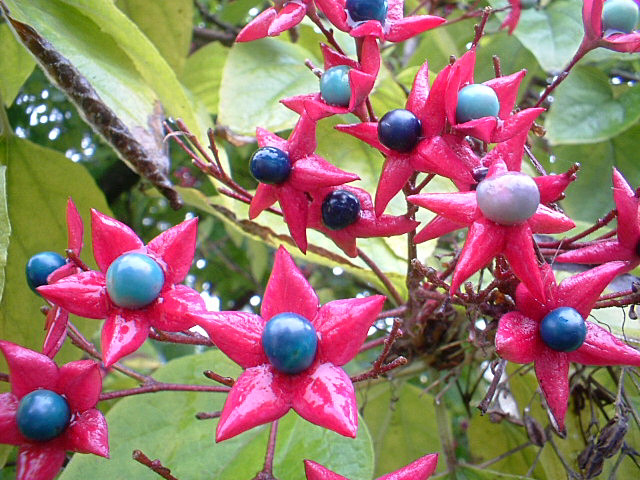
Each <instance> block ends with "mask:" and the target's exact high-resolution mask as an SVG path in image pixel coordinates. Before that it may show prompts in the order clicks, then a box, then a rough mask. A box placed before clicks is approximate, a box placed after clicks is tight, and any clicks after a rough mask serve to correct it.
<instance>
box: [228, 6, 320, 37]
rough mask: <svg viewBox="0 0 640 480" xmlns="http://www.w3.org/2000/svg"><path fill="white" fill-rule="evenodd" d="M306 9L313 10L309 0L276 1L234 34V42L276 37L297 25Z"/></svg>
mask: <svg viewBox="0 0 640 480" xmlns="http://www.w3.org/2000/svg"><path fill="white" fill-rule="evenodd" d="M307 11H313V12H315V7H314V5H313V2H312V1H311V0H290V1H288V2H287V1H285V2H276V4H275V5H274V6H273V7H269V8H267V9H266V10H265V11H264V12H262V13H260V15H258V16H257V17H256V18H254V19H253V20H251V21H250V22H249V23H248V24H247V25H246V26H245V27H244V28H243V29H242V30H240V33H238V35H237V36H236V42H250V41H252V40H258V39H260V38H264V37H266V36H269V37H276V36H278V35H280V34H281V33H282V32H284V31H286V30H289V29H290V28H293V27H295V26H296V25H298V24H299V23H300V22H301V21H302V19H303V18H304V16H305V15H306V14H307Z"/></svg>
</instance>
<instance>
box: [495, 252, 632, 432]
mask: <svg viewBox="0 0 640 480" xmlns="http://www.w3.org/2000/svg"><path fill="white" fill-rule="evenodd" d="M625 269H626V264H625V263H624V262H610V263H606V264H604V265H600V266H599V267H596V268H593V269H591V270H587V271H586V272H582V273H579V274H578V275H574V276H572V277H569V278H567V279H565V280H563V281H562V282H561V283H560V285H556V282H555V278H554V275H553V271H552V270H551V267H550V266H549V265H544V266H543V267H542V277H543V281H544V287H545V290H546V301H545V302H540V301H538V300H537V299H536V296H534V295H532V293H531V292H530V291H529V290H528V289H527V286H526V285H525V284H523V283H521V284H520V285H518V287H517V289H516V310H515V311H513V312H509V313H507V314H506V315H503V316H502V318H500V323H499V326H498V332H497V333H496V340H495V341H496V349H497V351H498V354H499V355H500V356H501V357H503V358H504V359H506V360H509V361H510V362H515V363H529V362H534V364H535V372H536V376H537V377H538V382H539V383H540V388H541V389H542V392H543V394H544V396H545V399H546V401H547V404H548V405H549V409H550V410H551V413H552V414H553V417H554V419H555V421H556V424H557V426H558V431H560V432H562V431H563V430H564V418H565V413H566V411H567V404H568V399H569V362H576V363H582V364H584V365H633V366H640V352H638V351H637V350H634V349H633V348H631V347H629V346H628V345H627V344H625V343H623V342H621V341H620V340H618V339H617V338H616V337H614V336H613V335H612V334H610V333H609V332H608V331H607V330H605V329H604V328H602V327H600V326H598V325H596V324H595V323H592V322H589V321H586V327H587V334H586V339H585V340H584V343H583V344H582V346H580V347H579V348H578V349H577V350H574V351H571V352H562V351H557V350H553V349H551V348H550V347H548V346H547V345H546V344H545V343H544V341H543V340H542V337H541V336H540V322H541V321H542V319H543V318H544V317H545V316H546V315H547V314H549V313H550V312H551V311H553V310H555V309H556V308H559V307H571V308H574V309H575V310H577V311H578V313H579V314H580V315H581V316H582V318H583V319H585V320H586V319H587V317H588V316H589V312H590V311H591V309H592V308H593V306H594V304H595V302H596V300H597V299H598V297H599V295H600V293H601V292H602V291H603V290H604V289H605V288H606V287H607V285H608V284H609V283H610V282H611V281H612V280H613V279H614V278H615V277H616V275H619V274H621V273H623V272H624V271H625Z"/></svg>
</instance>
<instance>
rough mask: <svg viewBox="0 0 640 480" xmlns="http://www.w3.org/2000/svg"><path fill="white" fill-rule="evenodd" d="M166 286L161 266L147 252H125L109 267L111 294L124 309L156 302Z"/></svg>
mask: <svg viewBox="0 0 640 480" xmlns="http://www.w3.org/2000/svg"><path fill="white" fill-rule="evenodd" d="M163 285H164V272H163V271H162V268H160V265H158V263H157V262H156V261H155V260H153V259H152V258H150V257H148V256H147V255H145V254H143V253H135V252H134V253H125V254H124V255H120V256H119V257H118V258H116V259H115V260H114V261H113V263H112V264H111V265H109V268H108V270H107V293H108V294H109V298H111V301H112V302H113V303H115V304H116V305H118V306H119V307H123V308H132V309H136V308H142V307H146V306H147V305H149V304H150V303H151V302H153V301H154V300H155V299H156V298H158V295H159V294H160V291H161V290H162V286H163Z"/></svg>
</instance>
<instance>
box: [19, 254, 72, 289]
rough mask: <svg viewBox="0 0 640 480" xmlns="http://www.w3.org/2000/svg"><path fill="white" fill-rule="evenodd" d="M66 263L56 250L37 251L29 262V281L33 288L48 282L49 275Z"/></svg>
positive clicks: (27, 269)
mask: <svg viewBox="0 0 640 480" xmlns="http://www.w3.org/2000/svg"><path fill="white" fill-rule="evenodd" d="M65 263H66V261H65V259H64V257H62V256H61V255H59V254H57V253H56V252H40V253H36V254H35V255H34V256H33V257H31V258H30V259H29V261H28V262H27V267H26V273H27V283H28V284H29V287H31V290H33V291H35V289H36V288H38V287H41V286H42V285H46V284H47V277H48V276H49V275H51V274H52V273H53V272H55V271H56V270H57V269H58V268H60V267H61V266H63V265H64V264H65Z"/></svg>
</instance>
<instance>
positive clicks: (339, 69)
mask: <svg viewBox="0 0 640 480" xmlns="http://www.w3.org/2000/svg"><path fill="white" fill-rule="evenodd" d="M349 70H351V69H350V68H349V67H348V66H346V65H338V66H335V67H331V68H330V69H328V70H327V71H326V72H324V73H323V74H322V77H321V78H320V95H321V96H322V99H323V100H324V101H325V102H327V103H328V104H329V105H335V106H338V107H348V106H349V101H350V100H351V86H350V85H349Z"/></svg>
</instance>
